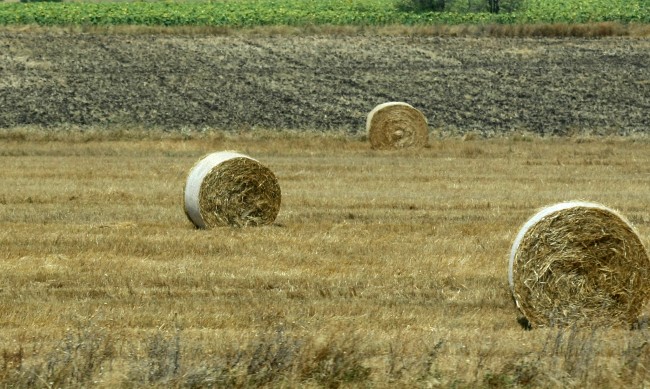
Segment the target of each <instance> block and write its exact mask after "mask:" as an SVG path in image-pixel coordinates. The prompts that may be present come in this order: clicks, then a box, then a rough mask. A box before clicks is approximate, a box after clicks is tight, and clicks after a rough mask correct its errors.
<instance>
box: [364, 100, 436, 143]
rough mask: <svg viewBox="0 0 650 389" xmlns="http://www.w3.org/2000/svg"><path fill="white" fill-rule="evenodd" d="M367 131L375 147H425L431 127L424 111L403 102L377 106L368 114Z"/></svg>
mask: <svg viewBox="0 0 650 389" xmlns="http://www.w3.org/2000/svg"><path fill="white" fill-rule="evenodd" d="M366 131H367V132H368V138H369V139H370V147H371V148H373V149H401V148H407V147H423V146H425V145H426V144H427V143H428V141H429V127H428V124H427V119H426V118H425V117H424V115H423V114H422V112H420V111H418V110H417V109H415V108H413V107H412V106H411V105H409V104H407V103H401V102H390V103H383V104H379V105H378V106H376V107H375V108H374V109H373V110H372V111H370V113H369V114H368V117H367V119H366Z"/></svg>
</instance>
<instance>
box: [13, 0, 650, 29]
mask: <svg viewBox="0 0 650 389" xmlns="http://www.w3.org/2000/svg"><path fill="white" fill-rule="evenodd" d="M602 21H617V22H623V23H628V22H635V23H646V22H650V1H648V0H637V1H605V0H576V1H562V0H529V1H528V2H525V3H524V6H522V8H521V9H520V10H519V11H517V12H514V13H500V14H489V13H458V12H405V11H400V10H399V8H398V7H397V2H396V1H391V0H331V1H323V2H317V1H313V0H257V1H251V0H241V1H230V2H225V3H216V2H107V3H80V2H63V3H55V2H35V3H0V24H4V25H12V24H13V25H15V24H19V25H20V24H38V25H44V26H66V25H108V26H110V25H145V26H232V27H253V26H269V25H286V26H308V25H358V26H382V25H391V24H404V25H423V24H483V23H499V24H509V23H548V22H565V23H566V22H568V23H572V22H576V23H584V22H602Z"/></svg>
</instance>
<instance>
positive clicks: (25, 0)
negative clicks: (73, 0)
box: [0, 0, 63, 3]
mask: <svg viewBox="0 0 650 389" xmlns="http://www.w3.org/2000/svg"><path fill="white" fill-rule="evenodd" d="M0 1H2V0H0ZM62 1H63V0H20V2H21V3H60V2H62Z"/></svg>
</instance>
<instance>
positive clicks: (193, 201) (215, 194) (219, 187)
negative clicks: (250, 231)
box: [184, 151, 281, 228]
mask: <svg viewBox="0 0 650 389" xmlns="http://www.w3.org/2000/svg"><path fill="white" fill-rule="evenodd" d="M184 197H185V214H186V215H187V217H188V218H189V219H190V220H191V221H192V223H194V225H196V226H197V227H199V228H210V227H216V226H257V225H265V224H271V223H273V221H274V220H275V218H276V216H277V215H278V212H279V210H280V200H281V192H280V186H279V185H278V181H277V179H276V177H275V175H274V174H273V172H272V171H271V170H270V169H269V168H267V167H266V166H264V165H262V164H261V163H259V162H258V161H257V160H255V159H253V158H251V157H249V156H246V155H243V154H240V153H237V152H232V151H222V152H216V153H212V154H209V155H207V156H206V157H204V158H203V159H201V160H200V161H199V162H197V163H196V165H194V167H193V168H192V169H191V170H190V173H189V175H188V177H187V182H186V184H185V194H184Z"/></svg>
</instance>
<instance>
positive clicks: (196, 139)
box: [0, 129, 650, 388]
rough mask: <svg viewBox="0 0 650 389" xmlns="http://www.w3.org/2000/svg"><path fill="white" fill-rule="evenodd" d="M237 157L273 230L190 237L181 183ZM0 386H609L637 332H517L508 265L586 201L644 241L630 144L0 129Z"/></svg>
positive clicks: (640, 365)
mask: <svg viewBox="0 0 650 389" xmlns="http://www.w3.org/2000/svg"><path fill="white" fill-rule="evenodd" d="M214 150H237V151H239V152H241V153H244V154H246V155H254V156H255V158H256V159H259V160H260V161H264V164H265V165H266V166H268V168H269V169H271V170H272V171H273V172H274V173H275V175H276V177H277V180H278V182H279V185H280V186H281V187H282V207H281V209H280V211H279V213H278V215H277V218H276V219H275V221H274V222H273V223H272V224H270V225H267V226H257V227H242V228H237V227H215V228H212V229H209V230H203V229H197V228H196V227H195V226H194V225H193V224H192V222H190V221H189V220H188V218H187V217H186V215H185V214H184V212H183V208H182V202H183V190H184V185H185V180H186V178H187V172H188V171H189V169H190V168H191V167H192V166H193V164H195V162H196V161H197V160H198V159H199V158H200V157H201V156H204V155H206V154H207V153H210V152H212V151H214ZM0 164H1V165H0V166H2V169H0V181H1V182H2V186H0V247H2V250H1V251H0V261H1V263H2V271H1V272H0V309H1V312H2V315H1V316H0V327H1V328H2V331H0V349H1V350H2V358H3V363H0V382H2V384H3V385H7V386H12V385H14V386H34V387H106V388H108V387H111V388H114V387H133V386H136V387H138V386H148V387H209V386H213V387H260V386H266V387H296V386H301V387H395V386H397V387H506V386H507V387H526V386H544V387H566V386H578V387H586V386H589V387H622V386H637V387H638V386H641V385H643V384H646V383H647V382H648V380H650V373H648V371H647V368H648V366H650V350H649V349H648V347H647V344H648V341H649V340H650V332H649V331H650V330H648V329H647V325H646V323H647V322H646V320H645V315H647V314H648V307H644V308H643V309H642V310H641V314H642V316H641V318H640V320H639V321H637V322H636V323H634V325H633V327H635V329H627V328H623V329H621V328H616V329H612V328H600V327H597V328H591V327H590V326H589V325H583V326H580V327H569V328H564V329H558V328H536V329H533V330H531V331H527V330H525V329H524V328H523V327H522V326H521V325H520V324H519V323H518V321H517V319H518V315H519V313H518V311H517V309H516V307H515V304H514V301H513V299H512V297H511V293H510V290H509V285H508V256H509V250H510V248H511V246H512V243H513V240H514V239H515V236H516V235H517V232H518V231H519V229H520V227H521V226H522V224H523V223H524V222H525V221H526V220H527V219H528V218H529V217H530V215H532V214H534V213H535V212H536V210H538V209H539V208H540V207H542V206H545V205H548V204H553V203H556V202H560V201H565V200H573V199H582V200H589V201H594V202H598V203H602V204H607V205H609V206H611V207H613V208H616V209H617V210H619V211H620V212H621V213H623V214H625V215H626V216H627V218H628V219H629V221H630V222H631V223H632V224H633V225H634V226H635V228H636V229H637V230H638V232H639V236H640V239H641V241H642V242H643V244H644V245H646V247H647V246H648V244H649V243H650V242H649V237H650V209H649V207H648V198H650V140H648V139H647V138H645V137H634V138H632V137H628V138H619V137H604V138H603V137H566V138H542V137H537V136H533V135H529V134H519V135H512V136H509V137H497V138H492V139H472V138H471V137H465V139H462V138H457V137H447V138H436V139H431V141H430V144H429V146H428V147H425V148H417V149H407V150H397V151H374V150H371V149H370V147H369V145H368V143H367V140H366V139H365V138H363V137H353V136H349V135H343V134H338V133H316V132H313V133H312V132H302V133H293V132H271V131H269V132H265V131H252V132H241V133H233V132H228V133H226V132H220V131H216V130H215V131H211V132H205V133H203V134H201V135H198V134H193V135H191V136H183V135H181V134H180V133H166V132H155V131H153V132H147V133H145V132H141V131H139V130H124V131H122V132H120V133H119V134H115V133H107V132H99V131H98V132H93V131H87V132H83V133H81V132H73V131H68V132H65V131H63V132H45V131H40V130H33V131H31V130H28V129H24V130H12V131H5V132H3V139H2V147H1V148H0Z"/></svg>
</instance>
